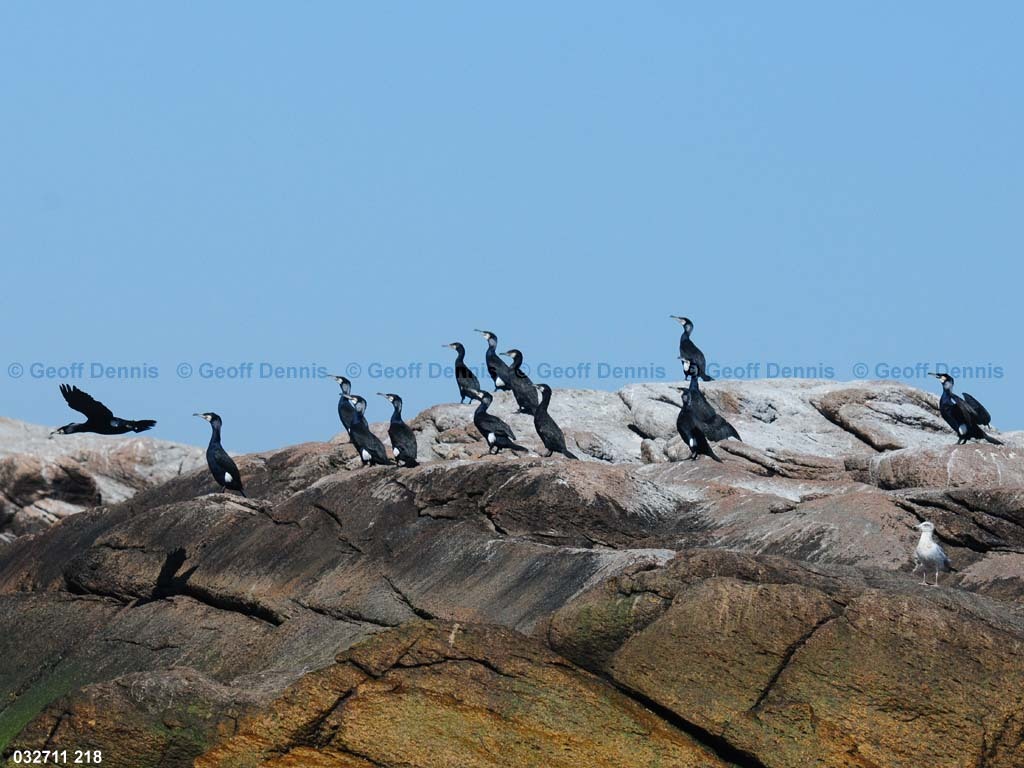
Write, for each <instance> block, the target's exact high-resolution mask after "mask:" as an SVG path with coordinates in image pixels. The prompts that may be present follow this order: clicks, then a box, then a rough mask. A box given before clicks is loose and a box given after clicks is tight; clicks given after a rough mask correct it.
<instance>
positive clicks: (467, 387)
mask: <svg viewBox="0 0 1024 768" xmlns="http://www.w3.org/2000/svg"><path fill="white" fill-rule="evenodd" d="M445 346H446V347H448V348H449V349H454V350H455V351H456V353H457V354H456V356H455V383H456V384H458V385H459V397H461V398H462V399H461V400H459V402H460V403H464V402H466V398H469V400H470V402H472V401H473V400H474V399H476V395H475V394H474V393H475V392H479V391H480V379H478V378H477V377H476V374H475V373H473V371H471V370H470V369H469V367H468V366H467V365H466V348H465V347H464V346H462V344H461V342H458V341H453V342H452V343H451V344H445Z"/></svg>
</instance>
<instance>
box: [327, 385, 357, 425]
mask: <svg viewBox="0 0 1024 768" xmlns="http://www.w3.org/2000/svg"><path fill="white" fill-rule="evenodd" d="M331 378H332V379H334V380H335V381H336V382H338V384H340V385H341V394H340V396H339V397H338V418H339V419H341V426H343V427H344V428H345V431H346V432H351V431H352V425H353V424H354V423H355V422H357V421H359V419H360V418H361V416H360V415H359V412H358V411H356V409H355V407H354V406H353V405H352V403H350V402H349V399H348V396H349V395H351V394H352V382H351V381H349V380H348V379H347V378H345V377H344V376H332V377H331Z"/></svg>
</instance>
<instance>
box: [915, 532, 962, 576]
mask: <svg viewBox="0 0 1024 768" xmlns="http://www.w3.org/2000/svg"><path fill="white" fill-rule="evenodd" d="M914 527H915V528H917V530H919V531H920V532H921V538H920V539H919V540H918V542H917V548H916V549H915V550H914V570H913V571H911V573H917V569H918V568H922V569H924V572H923V574H922V578H923V579H924V581H922V582H921V584H922V585H924V586H926V587H937V586H939V573H940V572H941V571H953V570H955V569H954V568H953V565H952V564H951V563H950V562H949V558H948V557H946V553H945V552H944V551H943V550H942V547H940V546H939V543H938V542H937V541H935V539H934V538H932V533H934V531H935V525H934V524H933V523H930V522H928V521H927V520H925V521H924V522H922V523H918V524H917V525H916V526H914ZM929 570H933V571H935V583H934V584H929V583H928V571H929Z"/></svg>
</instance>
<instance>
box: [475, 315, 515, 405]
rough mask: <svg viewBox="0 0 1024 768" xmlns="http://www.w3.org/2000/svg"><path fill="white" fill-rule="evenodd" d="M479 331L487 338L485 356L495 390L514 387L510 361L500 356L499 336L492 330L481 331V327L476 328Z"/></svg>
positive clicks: (506, 389)
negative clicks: (498, 351) (498, 349)
mask: <svg viewBox="0 0 1024 768" xmlns="http://www.w3.org/2000/svg"><path fill="white" fill-rule="evenodd" d="M476 332H477V333H480V334H483V337H484V338H485V339H487V356H486V357H485V358H484V360H485V362H486V363H487V372H488V373H489V374H491V378H492V379H493V380H494V391H495V392H497V391H498V390H499V389H501V390H505V391H508V390H510V389H511V388H512V383H511V382H512V369H511V368H509V367H508V363H506V362H505V361H504V360H502V359H501V358H500V357H498V353H497V351H496V350H497V348H498V337H497V336H495V335H494V334H493V333H491V332H490V331H481V330H480V329H479V328H477V329H476Z"/></svg>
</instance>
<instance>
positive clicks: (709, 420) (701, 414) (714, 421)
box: [683, 360, 742, 443]
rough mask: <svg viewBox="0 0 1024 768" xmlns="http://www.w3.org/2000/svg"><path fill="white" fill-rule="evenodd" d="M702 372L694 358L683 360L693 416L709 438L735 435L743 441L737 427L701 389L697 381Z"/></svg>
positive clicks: (724, 437)
mask: <svg viewBox="0 0 1024 768" xmlns="http://www.w3.org/2000/svg"><path fill="white" fill-rule="evenodd" d="M700 372H701V371H700V368H699V367H698V366H697V364H696V363H694V362H693V361H692V360H683V373H684V374H686V376H687V377H688V378H689V379H690V389H689V392H690V407H691V408H692V409H693V418H694V419H695V420H696V422H697V425H698V426H699V427H700V428H701V431H702V432H703V433H704V436H705V437H707V439H708V440H712V441H714V442H716V443H717V442H718V441H719V440H727V439H729V438H730V437H734V438H736V439H737V440H740V441H741V442H742V438H741V437H740V433H739V432H737V431H736V428H735V427H733V425H732V424H730V423H729V422H728V421H726V420H725V419H724V418H723V417H722V416H721V415H719V413H718V412H717V411H715V408H714V406H713V405H711V403H709V402H708V399H707V398H706V397H704V393H703V392H701V391H700V385H699V384H698V383H697V380H698V379H699V378H700Z"/></svg>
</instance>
